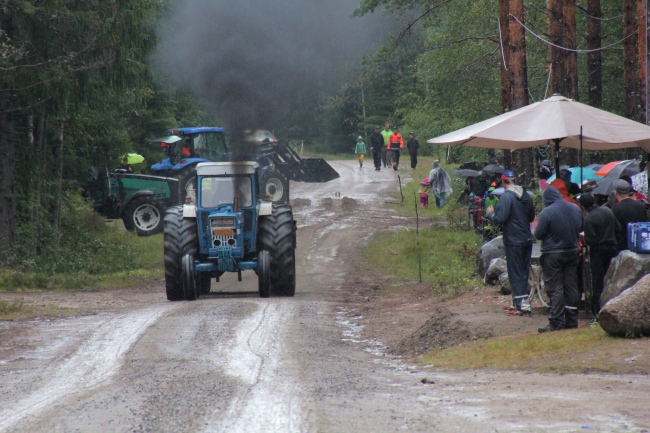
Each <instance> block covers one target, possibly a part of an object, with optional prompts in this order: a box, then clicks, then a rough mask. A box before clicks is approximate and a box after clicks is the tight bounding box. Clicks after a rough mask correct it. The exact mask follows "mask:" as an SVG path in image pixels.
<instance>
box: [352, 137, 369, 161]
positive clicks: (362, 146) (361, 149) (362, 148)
mask: <svg viewBox="0 0 650 433" xmlns="http://www.w3.org/2000/svg"><path fill="white" fill-rule="evenodd" d="M366 151H367V149H366V143H364V142H363V137H362V136H358V137H357V144H356V146H355V147H354V153H356V154H357V156H358V157H359V168H363V160H364V159H365V157H366Z"/></svg>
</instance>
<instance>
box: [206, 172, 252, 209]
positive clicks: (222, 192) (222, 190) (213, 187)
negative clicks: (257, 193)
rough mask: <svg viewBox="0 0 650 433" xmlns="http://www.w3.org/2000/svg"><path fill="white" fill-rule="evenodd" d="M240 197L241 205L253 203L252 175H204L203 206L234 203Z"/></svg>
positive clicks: (212, 206) (210, 206)
mask: <svg viewBox="0 0 650 433" xmlns="http://www.w3.org/2000/svg"><path fill="white" fill-rule="evenodd" d="M235 195H237V197H239V206H241V207H249V206H251V205H252V204H253V187H252V184H251V179H250V177H247V176H235V177H204V178H202V179H201V207H205V208H214V207H219V206H221V205H225V204H234V201H235V200H234V197H235Z"/></svg>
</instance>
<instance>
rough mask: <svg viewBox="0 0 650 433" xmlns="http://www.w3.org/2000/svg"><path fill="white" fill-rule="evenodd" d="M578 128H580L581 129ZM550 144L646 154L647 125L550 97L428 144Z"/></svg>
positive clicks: (649, 129) (649, 134)
mask: <svg viewBox="0 0 650 433" xmlns="http://www.w3.org/2000/svg"><path fill="white" fill-rule="evenodd" d="M581 131H582V132H581ZM549 142H553V143H555V148H556V160H555V165H556V169H557V168H559V157H558V156H557V154H558V151H559V146H560V145H562V146H563V147H570V148H574V149H580V148H584V149H587V150H609V149H623V148H627V147H641V148H643V150H645V151H646V152H650V127H649V126H646V125H644V124H642V123H639V122H635V121H633V120H630V119H626V118H625V117H621V116H618V115H616V114H612V113H610V112H607V111H604V110H600V109H598V108H594V107H591V106H589V105H585V104H581V103H580V102H576V101H574V100H572V99H569V98H565V97H564V96H560V95H553V96H551V97H550V98H548V99H544V100H543V101H539V102H535V103H533V104H530V105H527V106H525V107H522V108H519V109H517V110H513V111H510V112H508V113H504V114H501V115H499V116H496V117H493V118H491V119H488V120H484V121H482V122H479V123H475V124H474V125H470V126H467V127H465V128H461V129H458V130H456V131H453V132H450V133H448V134H445V135H441V136H440V137H436V138H432V139H430V140H427V143H431V144H441V145H445V146H450V145H451V146H453V145H458V146H469V147H487V148H492V149H504V150H515V149H524V148H527V147H536V146H541V145H543V144H546V143H549Z"/></svg>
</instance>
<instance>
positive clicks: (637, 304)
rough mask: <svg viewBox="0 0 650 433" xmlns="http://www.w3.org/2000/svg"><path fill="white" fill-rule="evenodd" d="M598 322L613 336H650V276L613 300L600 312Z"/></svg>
mask: <svg viewBox="0 0 650 433" xmlns="http://www.w3.org/2000/svg"><path fill="white" fill-rule="evenodd" d="M598 322H599V323H600V326H601V327H602V328H603V329H604V330H605V331H606V332H607V333H608V334H611V335H616V336H619V337H631V338H634V337H641V336H650V275H646V276H645V277H643V278H641V279H640V280H639V281H638V282H637V283H636V284H634V285H633V286H632V287H630V288H629V289H627V290H625V291H623V293H621V294H620V295H618V296H617V297H615V298H614V299H611V300H610V301H609V302H608V303H607V304H606V305H605V306H604V307H603V309H602V310H600V314H598Z"/></svg>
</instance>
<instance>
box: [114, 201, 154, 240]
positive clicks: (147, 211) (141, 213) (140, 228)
mask: <svg viewBox="0 0 650 433" xmlns="http://www.w3.org/2000/svg"><path fill="white" fill-rule="evenodd" d="M163 208H164V205H163V203H162V202H161V201H160V200H158V199H157V198H155V197H153V196H150V195H145V196H141V197H137V198H134V199H133V201H131V203H129V204H128V206H127V207H126V209H125V210H124V215H123V216H122V219H123V220H124V227H126V229H127V230H129V231H131V230H135V232H136V233H137V234H138V235H139V236H151V235H155V234H157V233H160V232H161V231H163V225H164V224H163Z"/></svg>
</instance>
